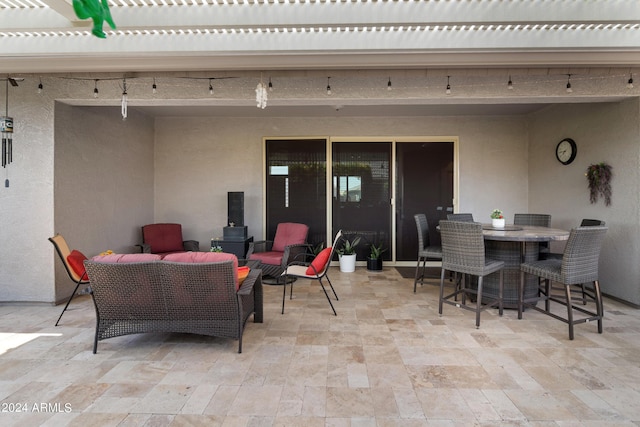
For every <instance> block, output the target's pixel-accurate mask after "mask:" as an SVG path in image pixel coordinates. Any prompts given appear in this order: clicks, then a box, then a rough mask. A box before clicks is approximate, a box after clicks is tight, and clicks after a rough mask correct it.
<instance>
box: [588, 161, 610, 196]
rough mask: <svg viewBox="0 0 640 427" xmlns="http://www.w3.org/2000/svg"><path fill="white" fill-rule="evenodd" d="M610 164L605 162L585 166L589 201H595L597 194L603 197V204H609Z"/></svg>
mask: <svg viewBox="0 0 640 427" xmlns="http://www.w3.org/2000/svg"><path fill="white" fill-rule="evenodd" d="M611 169H612V168H611V166H610V165H608V164H606V163H605V162H600V163H596V164H592V165H589V167H588V168H587V173H585V176H586V177H587V182H588V183H589V201H590V202H591V203H596V202H597V201H598V196H602V197H604V204H605V205H607V206H610V205H611V178H612V176H613V174H612V172H611Z"/></svg>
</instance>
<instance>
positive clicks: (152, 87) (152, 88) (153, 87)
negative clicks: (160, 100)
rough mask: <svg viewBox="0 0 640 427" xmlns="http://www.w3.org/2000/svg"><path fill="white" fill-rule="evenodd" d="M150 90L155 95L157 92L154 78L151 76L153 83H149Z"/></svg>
mask: <svg viewBox="0 0 640 427" xmlns="http://www.w3.org/2000/svg"><path fill="white" fill-rule="evenodd" d="M151 92H153V94H154V95H155V94H156V93H158V86H157V85H156V78H155V77H154V78H153V84H152V85H151Z"/></svg>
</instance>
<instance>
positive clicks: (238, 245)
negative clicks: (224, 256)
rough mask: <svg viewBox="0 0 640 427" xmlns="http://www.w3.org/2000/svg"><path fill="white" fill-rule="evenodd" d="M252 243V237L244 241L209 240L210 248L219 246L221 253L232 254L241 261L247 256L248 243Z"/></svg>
mask: <svg viewBox="0 0 640 427" xmlns="http://www.w3.org/2000/svg"><path fill="white" fill-rule="evenodd" d="M251 242H253V236H250V237H247V238H246V239H233V240H232V239H223V238H218V239H211V247H212V248H213V247H215V246H220V247H221V248H222V251H223V252H226V253H229V254H234V255H235V256H237V257H238V259H242V258H244V257H245V256H246V255H247V251H248V250H249V243H251Z"/></svg>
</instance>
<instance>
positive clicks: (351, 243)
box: [337, 236, 360, 273]
mask: <svg viewBox="0 0 640 427" xmlns="http://www.w3.org/2000/svg"><path fill="white" fill-rule="evenodd" d="M359 243H360V236H356V237H355V238H353V239H352V240H349V239H343V242H342V247H341V248H340V249H338V250H337V252H338V260H339V261H340V271H342V272H343V273H351V272H353V271H355V270H356V246H358V244H359Z"/></svg>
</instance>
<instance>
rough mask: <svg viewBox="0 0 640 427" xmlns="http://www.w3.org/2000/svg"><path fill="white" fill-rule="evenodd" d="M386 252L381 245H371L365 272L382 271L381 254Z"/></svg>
mask: <svg viewBox="0 0 640 427" xmlns="http://www.w3.org/2000/svg"><path fill="white" fill-rule="evenodd" d="M386 250H387V248H383V245H382V243H381V244H379V245H377V246H376V245H375V244H371V248H370V252H369V257H368V258H367V270H370V271H381V270H382V254H383V253H384V252H385V251H386Z"/></svg>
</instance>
